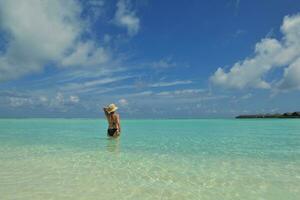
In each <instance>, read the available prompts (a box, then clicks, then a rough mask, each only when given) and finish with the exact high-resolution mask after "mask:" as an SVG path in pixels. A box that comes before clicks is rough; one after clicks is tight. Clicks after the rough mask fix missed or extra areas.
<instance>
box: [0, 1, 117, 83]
mask: <svg viewBox="0 0 300 200" xmlns="http://www.w3.org/2000/svg"><path fill="white" fill-rule="evenodd" d="M81 3H83V4H84V2H79V1H77V0H68V1H60V0H43V1H40V0H27V1H18V0H2V1H0V19H1V20H0V29H1V30H2V33H1V34H3V35H5V36H7V37H6V40H7V43H6V44H5V46H4V50H3V52H2V54H1V55H0V81H6V80H11V79H16V78H18V77H21V76H24V75H27V74H30V73H36V72H39V71H41V70H43V67H44V66H45V65H46V64H48V63H49V62H52V63H55V64H57V65H58V66H60V65H61V66H63V67H69V66H79V67H98V68H99V67H103V64H104V63H107V62H108V61H110V59H111V53H110V52H109V51H108V50H107V49H106V48H104V47H101V46H99V45H97V44H96V42H95V41H93V40H92V39H86V40H85V41H82V40H81V36H82V35H83V34H88V33H89V31H90V30H89V28H88V26H89V25H90V23H91V21H89V20H91V19H90V18H87V19H83V18H82V17H81V14H82V12H83V8H82V4H81ZM87 5H88V6H91V7H92V8H97V9H101V7H102V5H103V1H101V0H100V1H89V3H87Z"/></svg>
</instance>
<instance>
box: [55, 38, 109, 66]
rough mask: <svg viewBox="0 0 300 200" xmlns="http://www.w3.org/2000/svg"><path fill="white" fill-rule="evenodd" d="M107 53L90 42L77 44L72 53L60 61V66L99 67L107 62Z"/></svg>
mask: <svg viewBox="0 0 300 200" xmlns="http://www.w3.org/2000/svg"><path fill="white" fill-rule="evenodd" d="M109 59H110V54H109V52H108V51H107V50H106V49H104V48H103V47H97V46H96V45H95V44H94V43H93V42H92V41H88V42H85V43H83V42H80V43H78V44H77V45H76V46H75V47H74V49H73V52H72V53H71V54H70V55H68V56H67V57H65V58H64V59H63V60H62V63H61V64H62V66H82V67H90V66H97V65H98V66H99V65H101V64H104V63H106V62H108V61H109Z"/></svg>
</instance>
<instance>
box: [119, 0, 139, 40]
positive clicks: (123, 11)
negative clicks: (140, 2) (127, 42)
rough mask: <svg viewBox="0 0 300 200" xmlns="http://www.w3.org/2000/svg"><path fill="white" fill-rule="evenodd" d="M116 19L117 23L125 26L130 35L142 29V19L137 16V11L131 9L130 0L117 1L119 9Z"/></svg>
mask: <svg viewBox="0 0 300 200" xmlns="http://www.w3.org/2000/svg"><path fill="white" fill-rule="evenodd" d="M114 20H115V23H116V25H118V26H120V27H125V28H126V29H127V33H128V35H130V36H133V35H135V34H137V33H138V31H139V29H140V19H139V18H138V17H137V16H136V13H135V11H133V10H131V9H130V2H129V1H128V0H119V1H118V2H117V11H116V13H115V19H114Z"/></svg>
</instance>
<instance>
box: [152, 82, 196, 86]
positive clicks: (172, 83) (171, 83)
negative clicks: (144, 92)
mask: <svg viewBox="0 0 300 200" xmlns="http://www.w3.org/2000/svg"><path fill="white" fill-rule="evenodd" d="M191 83H192V81H190V80H187V81H173V82H158V83H153V84H150V85H149V87H167V86H175V85H185V84H191Z"/></svg>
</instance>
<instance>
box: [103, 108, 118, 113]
mask: <svg viewBox="0 0 300 200" xmlns="http://www.w3.org/2000/svg"><path fill="white" fill-rule="evenodd" d="M116 110H118V107H114V108H113V109H111V110H108V109H107V110H106V111H107V112H108V113H111V112H114V111H116Z"/></svg>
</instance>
